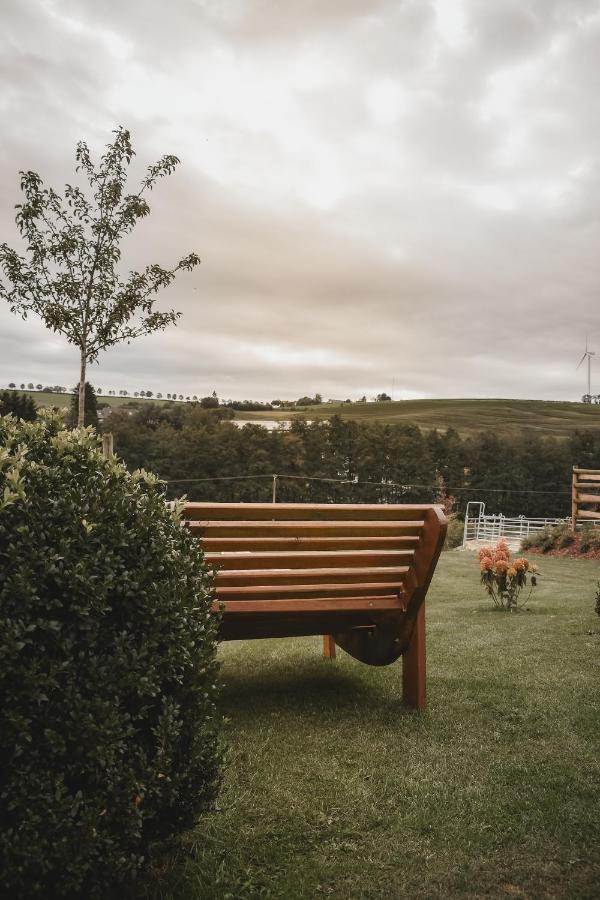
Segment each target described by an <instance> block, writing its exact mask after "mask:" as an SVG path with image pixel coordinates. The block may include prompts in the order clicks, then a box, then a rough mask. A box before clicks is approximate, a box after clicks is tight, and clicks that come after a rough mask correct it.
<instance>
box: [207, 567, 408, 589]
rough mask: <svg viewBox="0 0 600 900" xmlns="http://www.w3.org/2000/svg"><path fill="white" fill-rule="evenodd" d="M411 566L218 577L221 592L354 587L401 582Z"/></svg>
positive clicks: (252, 572)
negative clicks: (253, 587) (244, 587)
mask: <svg viewBox="0 0 600 900" xmlns="http://www.w3.org/2000/svg"><path fill="white" fill-rule="evenodd" d="M409 568H410V567H409V566H368V567H366V566H365V567H360V568H359V567H356V568H346V569H344V568H339V567H335V568H314V569H289V568H288V569H229V570H227V569H226V570H220V571H217V574H216V579H215V581H216V585H217V590H218V589H219V587H220V586H222V585H223V586H227V585H237V584H252V583H254V584H265V585H266V584H312V583H313V582H315V581H317V582H321V583H322V584H327V583H328V582H336V583H342V582H346V583H347V584H352V583H353V582H358V581H361V582H362V581H377V582H386V581H394V582H396V581H398V580H401V576H402V575H404V574H406V572H408V570H409Z"/></svg>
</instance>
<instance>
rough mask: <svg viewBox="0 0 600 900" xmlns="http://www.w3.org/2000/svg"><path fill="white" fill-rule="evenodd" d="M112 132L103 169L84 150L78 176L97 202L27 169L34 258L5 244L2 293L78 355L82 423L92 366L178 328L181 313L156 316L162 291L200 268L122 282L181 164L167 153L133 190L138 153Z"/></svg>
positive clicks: (189, 259) (152, 270) (153, 268)
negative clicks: (127, 246)
mask: <svg viewBox="0 0 600 900" xmlns="http://www.w3.org/2000/svg"><path fill="white" fill-rule="evenodd" d="M113 133H114V135H115V138H114V140H113V142H112V143H111V144H108V145H107V147H106V152H105V153H104V155H103V156H102V157H101V159H100V162H99V163H98V164H97V165H95V164H94V162H93V161H92V159H91V156H90V152H89V149H88V146H87V144H86V143H85V142H83V141H80V142H79V144H78V145H77V151H76V159H77V171H78V172H79V171H81V172H83V174H84V176H85V177H86V179H87V181H88V183H89V186H90V189H91V196H89V197H88V196H86V194H85V193H84V192H83V190H82V189H81V188H80V187H78V186H75V185H71V184H67V185H66V187H65V192H64V196H61V195H60V194H58V193H56V191H54V189H53V188H45V187H44V185H43V182H42V179H41V178H40V176H39V175H38V174H36V173H35V172H21V173H20V174H21V190H22V191H23V193H24V195H25V199H24V202H23V203H21V204H19V205H18V206H17V210H18V211H17V216H16V223H17V228H18V229H19V232H20V233H21V235H22V237H23V238H24V240H25V241H26V243H27V253H26V256H21V255H19V253H17V251H16V250H13V249H12V248H11V247H9V246H8V245H7V244H6V243H3V244H1V245H0V265H1V266H2V269H3V270H4V273H5V275H6V277H7V279H8V282H9V283H8V285H5V284H3V283H2V281H0V297H3V298H4V299H5V300H6V301H7V302H8V303H9V305H10V308H11V310H12V312H14V313H17V314H19V315H21V316H22V317H23V318H24V319H25V318H27V315H28V314H29V313H36V314H37V315H38V316H40V318H41V319H42V321H43V322H44V324H45V325H46V326H47V327H48V328H50V329H52V331H56V332H59V333H60V334H63V335H64V336H65V337H66V338H67V340H68V341H69V342H70V343H71V344H74V345H75V346H76V347H77V348H78V349H79V357H80V372H79V385H80V392H79V411H78V424H79V425H80V426H82V425H83V424H84V409H85V400H84V385H85V380H86V367H87V364H88V363H90V362H94V361H95V360H96V359H97V357H98V355H99V353H100V352H101V351H102V350H106V349H107V348H108V347H112V346H114V345H115V344H118V343H121V342H122V341H127V342H128V343H129V341H131V340H132V339H133V338H136V337H140V336H141V335H145V334H152V333H153V332H155V331H159V330H163V329H165V328H166V327H167V326H168V325H172V324H175V322H176V321H177V319H178V318H179V316H180V313H178V312H175V311H174V310H170V311H169V312H157V311H156V310H155V309H154V304H155V302H156V296H155V295H156V294H157V293H158V291H159V290H160V289H161V288H164V287H167V286H168V285H169V284H171V282H172V281H173V279H174V278H175V274H176V273H177V272H178V271H179V270H182V269H187V270H191V269H193V268H194V266H196V265H198V263H199V262H200V259H199V258H198V256H197V255H196V254H195V253H190V254H189V255H188V256H185V257H184V258H183V259H181V260H180V261H179V262H178V263H177V265H176V266H175V267H174V268H172V269H164V268H162V266H159V265H157V264H152V265H148V266H146V268H145V269H144V270H143V271H142V272H136V271H131V272H129V274H128V276H127V277H122V276H121V274H120V273H119V271H118V267H119V263H120V259H121V250H120V242H121V240H122V238H123V237H125V235H127V234H129V233H130V232H131V231H132V230H133V228H134V227H135V225H136V224H137V222H138V221H139V220H140V219H142V218H144V217H145V216H147V215H148V214H149V212H150V207H149V205H148V202H147V200H146V199H145V197H144V194H145V193H146V192H148V191H151V190H152V188H153V187H154V185H155V184H156V182H157V181H158V179H159V178H163V177H164V176H166V175H170V174H171V173H172V172H173V171H174V170H175V168H176V166H177V165H178V163H179V159H178V158H177V157H176V156H172V155H166V156H163V157H162V158H161V159H159V160H158V162H157V163H155V164H154V165H150V166H148V169H147V170H146V175H145V177H144V178H143V179H142V182H141V185H140V187H139V190H138V191H137V192H136V193H132V194H126V193H125V186H126V181H127V169H128V166H129V165H130V164H131V160H132V159H133V156H134V155H135V154H134V151H133V148H132V146H131V138H130V134H129V131H128V130H127V129H126V128H123V127H122V126H121V127H119V128H117V129H116V131H115V132H113Z"/></svg>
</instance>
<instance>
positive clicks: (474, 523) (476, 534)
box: [462, 502, 600, 549]
mask: <svg viewBox="0 0 600 900" xmlns="http://www.w3.org/2000/svg"><path fill="white" fill-rule="evenodd" d="M585 521H587V520H585ZM564 522H568V523H570V522H571V519H570V518H564V519H528V518H526V517H525V516H515V517H513V518H507V517H506V516H503V515H501V514H500V515H488V514H486V512H485V503H475V502H470V503H468V504H467V511H466V515H465V527H464V532H463V544H462V545H463V547H466V546H467V544H469V543H473V542H475V543H480V542H481V543H495V542H497V541H499V540H500V539H501V538H504V540H505V541H507V543H508V544H509V546H510V547H511V548H515V549H516V548H518V547H519V546H520V545H521V541H522V540H523V538H526V537H528V536H529V535H530V534H533V532H535V531H540V530H541V529H542V528H546V527H547V526H550V527H551V526H553V525H560V524H562V523H564ZM583 524H584V520H582V521H581V522H579V521H578V522H577V527H578V528H580V527H581V526H582V525H583ZM594 524H595V525H600V521H598V522H594Z"/></svg>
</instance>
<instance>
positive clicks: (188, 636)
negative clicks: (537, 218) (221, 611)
mask: <svg viewBox="0 0 600 900" xmlns="http://www.w3.org/2000/svg"><path fill="white" fill-rule="evenodd" d="M0 573H1V575H0V635H1V636H0V693H1V695H2V698H3V699H2V707H1V711H0V804H1V807H2V810H3V815H2V821H1V824H0V866H1V868H2V891H3V893H4V894H5V896H8V895H11V894H12V895H14V896H15V897H27V898H29V897H35V896H40V897H42V896H43V897H63V896H77V897H102V898H105V897H108V896H112V895H113V894H116V895H117V896H120V897H122V896H129V892H128V891H127V890H126V889H125V886H126V885H127V883H128V881H129V880H130V879H131V878H132V877H133V876H134V875H135V874H136V872H138V870H139V869H140V868H141V867H142V865H143V864H144V863H145V861H146V860H147V859H148V854H149V852H150V849H151V845H152V844H153V842H155V841H159V840H161V839H163V838H165V837H167V836H172V835H175V834H177V833H179V832H181V831H182V830H184V829H186V828H188V827H189V826H191V825H192V824H193V823H194V822H195V821H196V819H197V817H198V815H199V814H200V813H201V812H203V811H204V810H207V809H208V808H210V806H211V805H212V803H213V800H214V797H215V794H216V790H217V782H218V772H219V765H220V756H219V749H218V744H217V736H216V733H215V696H216V688H215V675H216V663H215V635H216V628H217V625H218V623H217V622H216V620H215V616H214V615H213V614H212V613H211V611H210V609H211V578H210V576H209V573H208V572H207V569H206V567H205V565H204V563H203V559H202V555H201V552H200V550H199V548H198V547H197V545H196V544H195V543H194V541H193V539H192V537H191V535H190V534H189V532H187V531H186V530H184V529H182V528H181V527H180V525H179V524H178V522H177V521H176V515H175V514H173V513H172V512H170V511H169V510H168V509H167V508H166V506H165V504H164V502H163V499H162V496H161V492H160V485H159V483H158V482H157V480H156V479H155V478H154V476H151V475H148V474H147V473H145V472H143V471H140V472H134V473H133V474H129V473H128V472H127V471H126V470H125V468H124V467H123V466H122V465H121V464H120V463H119V462H117V461H116V460H115V459H105V458H103V457H102V455H101V452H100V449H99V446H98V438H97V436H96V435H95V434H94V433H93V431H92V430H91V429H86V430H83V429H81V430H77V431H74V432H70V431H65V430H63V429H61V426H60V424H59V420H58V419H57V418H56V417H51V416H47V415H45V416H44V417H43V419H42V420H41V421H38V422H36V423H22V422H21V423H18V422H17V421H16V420H15V419H14V418H12V417H8V416H7V417H4V418H1V419H0Z"/></svg>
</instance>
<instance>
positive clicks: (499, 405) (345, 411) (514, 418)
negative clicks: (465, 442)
mask: <svg viewBox="0 0 600 900" xmlns="http://www.w3.org/2000/svg"><path fill="white" fill-rule="evenodd" d="M299 415H302V416H305V417H306V418H307V419H313V420H315V419H326V418H329V417H330V416H332V415H339V416H341V417H342V418H344V419H356V420H359V421H360V420H364V419H369V420H370V421H372V422H384V423H387V424H400V423H414V424H416V425H419V426H420V427H421V428H423V429H426V430H428V429H431V428H439V429H444V430H445V429H446V428H448V427H452V428H455V429H456V430H457V431H458V432H459V433H460V434H461V435H463V436H464V435H468V434H473V433H474V432H477V431H483V430H487V429H494V430H496V431H498V432H499V433H504V434H506V433H508V432H512V433H514V432H515V431H518V430H522V429H523V428H533V429H535V430H536V431H538V432H541V433H543V434H545V435H553V436H555V437H566V436H568V435H569V434H570V433H571V432H572V431H573V430H574V429H575V428H579V429H583V430H585V429H592V428H594V429H595V428H600V406H595V405H591V404H586V403H568V402H566V401H554V400H492V399H491V400H461V399H457V400H397V401H389V402H383V403H342V404H333V403H323V404H321V405H319V406H307V407H302V408H301V409H296V410H289V409H286V410H273V411H271V412H266V413H243V414H242V413H240V414H239V416H240V418H244V419H247V420H251V421H255V422H260V420H261V419H276V420H289V419H292V418H297V417H298V416H299Z"/></svg>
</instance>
